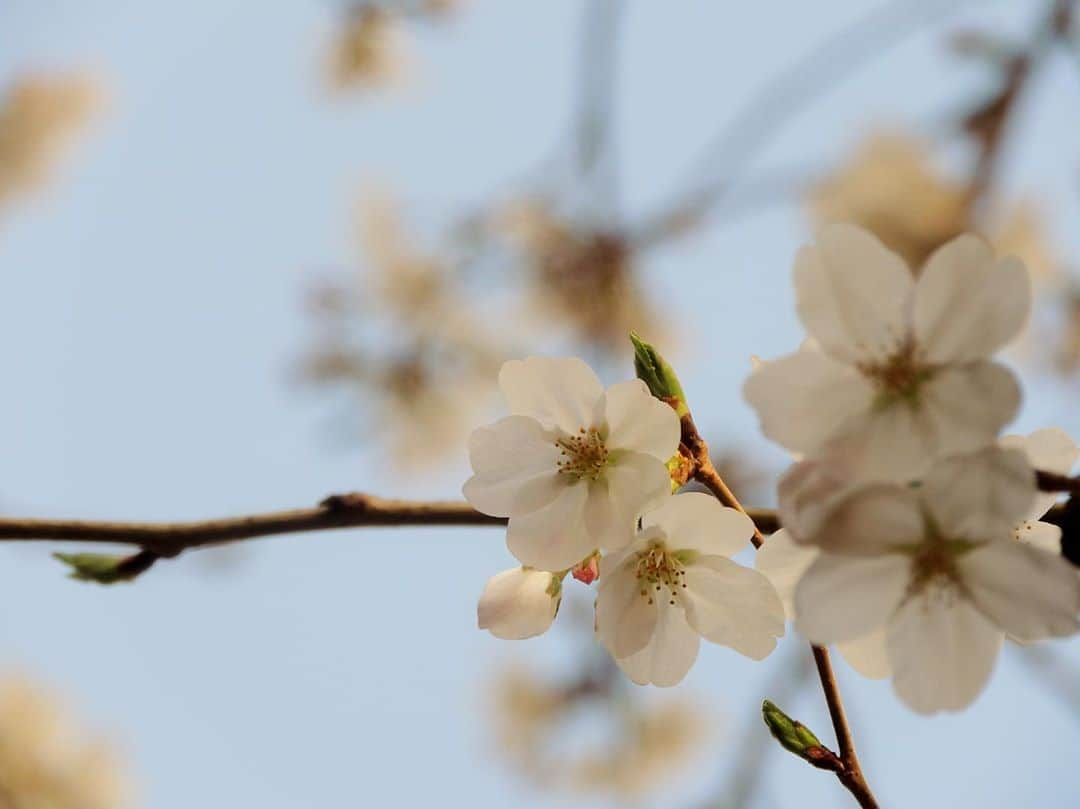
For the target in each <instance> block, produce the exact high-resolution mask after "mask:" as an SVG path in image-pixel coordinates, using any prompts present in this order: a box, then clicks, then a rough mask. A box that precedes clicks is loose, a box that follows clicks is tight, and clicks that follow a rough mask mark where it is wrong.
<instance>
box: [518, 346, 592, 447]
mask: <svg viewBox="0 0 1080 809" xmlns="http://www.w3.org/2000/svg"><path fill="white" fill-rule="evenodd" d="M499 388H500V389H501V390H502V392H503V396H505V397H506V401H507V402H508V403H509V405H510V412H511V413H514V414H515V415H522V416H532V417H533V418H535V419H537V420H538V421H540V422H541V423H542V424H544V426H545V427H549V428H550V427H558V428H559V429H561V430H563V431H564V432H567V433H570V434H574V433H576V432H577V431H578V430H579V429H581V428H582V427H594V426H598V425H595V424H593V421H594V419H595V411H596V406H597V403H598V402H599V401H600V397H602V396H603V395H604V388H603V386H602V385H601V384H600V380H599V379H597V377H596V374H595V373H594V372H593V370H592V368H590V367H589V366H588V365H586V364H585V362H584V360H580V359H578V358H577V357H528V358H527V359H524V360H510V361H509V362H506V363H503V367H502V369H501V370H500V371H499Z"/></svg>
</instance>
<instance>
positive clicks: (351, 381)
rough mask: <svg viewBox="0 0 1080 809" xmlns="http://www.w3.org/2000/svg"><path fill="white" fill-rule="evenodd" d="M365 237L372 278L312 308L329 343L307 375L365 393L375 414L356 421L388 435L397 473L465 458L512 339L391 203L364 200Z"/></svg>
mask: <svg viewBox="0 0 1080 809" xmlns="http://www.w3.org/2000/svg"><path fill="white" fill-rule="evenodd" d="M359 236H360V245H361V249H362V251H363V254H364V256H365V258H366V259H367V267H368V272H367V273H366V274H364V275H362V276H361V277H360V278H359V279H357V281H356V282H355V283H354V284H344V285H325V286H323V287H321V288H320V289H318V290H317V291H316V293H315V294H314V295H313V296H312V298H311V300H310V304H311V310H312V314H313V316H314V318H315V319H316V321H317V325H318V327H319V328H320V330H321V331H322V332H323V334H322V335H321V337H320V339H319V342H318V347H317V348H316V349H315V350H314V351H312V352H311V353H310V355H309V357H308V359H307V362H306V364H305V368H304V372H305V376H306V377H307V378H308V379H310V380H312V381H314V382H318V383H324V384H326V383H332V384H342V385H346V386H348V387H349V388H350V389H353V390H355V391H357V392H358V393H360V394H361V396H362V397H363V399H364V401H365V403H366V404H367V405H368V406H369V407H370V409H371V410H372V411H374V412H371V413H370V414H368V416H370V418H368V417H367V416H365V417H364V418H361V417H360V416H359V414H358V416H357V418H356V419H350V421H352V422H355V423H356V424H370V423H375V424H379V425H380V426H381V427H382V429H381V430H380V431H378V434H377V435H375V436H374V437H375V439H376V440H380V441H382V442H383V443H384V445H385V448H386V449H387V450H388V451H389V453H390V455H391V464H390V465H391V466H392V467H395V468H397V469H399V470H411V469H417V468H420V467H424V466H429V465H432V464H435V463H437V462H439V461H442V460H443V459H444V458H445V457H446V456H447V455H448V454H449V453H451V452H460V451H461V450H462V447H463V446H464V442H465V435H466V434H467V432H468V428H469V426H470V423H471V422H473V421H475V419H476V411H477V409H478V408H479V407H481V406H482V405H483V404H484V402H485V401H486V400H487V399H488V398H489V397H490V395H491V394H492V393H493V391H494V379H495V376H496V373H497V370H498V368H499V365H500V363H501V361H502V355H501V352H500V350H498V349H497V348H496V347H497V346H500V345H505V344H506V341H505V337H503V338H501V339H496V337H495V335H494V334H492V333H491V332H490V331H489V329H488V326H487V324H486V323H484V322H482V321H481V320H480V319H479V317H478V316H477V313H476V311H475V310H474V309H473V308H472V307H470V306H469V305H468V301H467V300H466V298H465V297H464V295H463V292H462V290H461V289H459V288H458V287H456V286H455V285H454V284H453V283H452V280H453V268H452V266H451V263H450V261H449V260H447V259H445V258H444V257H442V256H439V255H434V254H432V253H429V252H426V251H425V250H423V249H421V248H420V247H419V246H418V245H417V244H416V243H415V242H414V241H413V240H412V239H411V237H410V236H409V235H408V234H407V232H406V229H405V227H404V225H403V223H402V221H401V217H400V213H399V210H398V207H397V205H396V203H395V202H394V201H393V200H392V198H390V197H389V196H387V195H386V194H382V193H377V194H372V195H369V196H368V197H367V198H366V199H365V200H364V202H363V204H362V205H361V209H360V217H359ZM372 437H373V435H372V433H371V431H369V430H366V429H365V433H364V438H367V439H370V438H372Z"/></svg>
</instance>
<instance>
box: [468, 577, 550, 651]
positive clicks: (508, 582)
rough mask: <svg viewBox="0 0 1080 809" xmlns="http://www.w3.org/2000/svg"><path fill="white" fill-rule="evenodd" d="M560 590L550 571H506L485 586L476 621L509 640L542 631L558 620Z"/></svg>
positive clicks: (496, 635) (481, 626)
mask: <svg viewBox="0 0 1080 809" xmlns="http://www.w3.org/2000/svg"><path fill="white" fill-rule="evenodd" d="M552 591H554V593H555V595H553V594H552ZM559 593H560V590H559V588H558V587H556V586H555V577H554V576H552V575H551V574H550V573H547V572H545V571H542V570H533V569H532V568H522V567H515V568H511V569H510V570H504V571H503V572H502V573H497V574H496V575H494V576H492V577H491V578H490V579H489V580H488V583H487V586H485V587H484V593H483V595H481V596H480V603H479V604H478V605H477V607H476V619H477V624H478V625H479V627H480V628H481V629H486V630H488V631H489V632H491V634H492V635H494V636H495V637H497V638H504V639H506V640H520V639H522V638H531V637H534V636H535V635H540V634H543V633H544V632H547V630H548V627H550V626H551V622H552V621H553V620H554V619H555V612H556V611H557V610H558V608H559V599H560V598H561V595H560V594H559Z"/></svg>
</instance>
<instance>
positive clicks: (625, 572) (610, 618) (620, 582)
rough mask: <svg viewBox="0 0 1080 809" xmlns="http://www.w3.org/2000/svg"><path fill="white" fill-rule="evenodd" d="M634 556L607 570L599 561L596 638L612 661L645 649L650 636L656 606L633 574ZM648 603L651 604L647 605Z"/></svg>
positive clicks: (634, 570)
mask: <svg viewBox="0 0 1080 809" xmlns="http://www.w3.org/2000/svg"><path fill="white" fill-rule="evenodd" d="M635 561H636V556H631V557H628V558H627V559H626V561H624V562H623V563H622V564H621V565H619V567H617V568H614V569H611V570H609V569H608V565H606V564H605V560H603V559H602V560H601V561H600V586H599V590H598V592H597V596H596V636H597V638H598V639H599V640H600V643H602V644H603V645H604V647H605V648H606V649H607V650H608V651H609V652H611V656H612V657H615V658H620V657H628V656H630V655H632V654H634V653H635V652H638V651H640V650H641V649H643V648H645V645H646V644H648V643H649V642H650V640H651V639H652V637H653V631H654V630H655V629H656V624H657V611H658V609H659V605H658V604H657V603H655V602H656V599H654V598H652V596H651V594H649V593H648V591H646V595H645V596H643V595H642V594H641V592H642V590H643V589H644V588H643V587H642V585H641V583H640V582H639V581H638V578H637V574H636V569H635V568H636V565H635ZM650 600H652V601H653V603H649V602H650Z"/></svg>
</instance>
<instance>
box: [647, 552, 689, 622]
mask: <svg viewBox="0 0 1080 809" xmlns="http://www.w3.org/2000/svg"><path fill="white" fill-rule="evenodd" d="M635 574H636V575H637V579H638V587H639V589H638V595H640V596H641V597H642V598H644V599H645V600H646V601H648V603H650V604H652V603H654V602H655V601H656V599H660V600H663V601H667V603H668V604H669V605H671V606H674V605H676V604H678V603H679V597H680V596H681V595H682V591H683V590H685V589H686V568H685V567H684V565H683V563H682V562H681V561H679V559H678V558H676V556H675V555H674V554H673V553H671V551H669V550H667V548H666V547H665V546H664V545H663V544H662V543H654V544H652V545H650V546H649V548H648V550H645V551H641V552H640V553H638V561H637V568H636V570H635ZM665 590H666V591H667V592H666V593H664V591H665Z"/></svg>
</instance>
